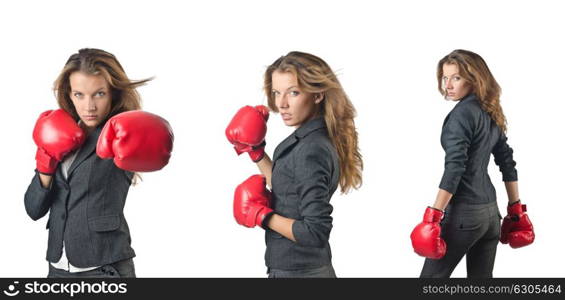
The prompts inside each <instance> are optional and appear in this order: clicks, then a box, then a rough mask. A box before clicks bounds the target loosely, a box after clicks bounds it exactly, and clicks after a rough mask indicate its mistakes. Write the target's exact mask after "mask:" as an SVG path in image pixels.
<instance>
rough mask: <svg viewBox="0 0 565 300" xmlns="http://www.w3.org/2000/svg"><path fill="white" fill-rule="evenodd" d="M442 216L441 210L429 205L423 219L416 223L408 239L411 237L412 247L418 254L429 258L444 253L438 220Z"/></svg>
mask: <svg viewBox="0 0 565 300" xmlns="http://www.w3.org/2000/svg"><path fill="white" fill-rule="evenodd" d="M442 218H443V211H441V210H439V209H436V208H433V207H429V206H428V208H427V209H426V212H425V213H424V220H423V221H422V223H420V224H418V226H416V228H414V230H412V234H410V239H412V247H413V248H414V252H416V253H417V254H418V255H421V256H425V257H427V258H431V259H440V258H442V257H443V256H444V255H445V251H446V248H447V247H446V245H445V241H444V240H443V239H442V238H441V226H440V225H439V222H440V221H441V219H442Z"/></svg>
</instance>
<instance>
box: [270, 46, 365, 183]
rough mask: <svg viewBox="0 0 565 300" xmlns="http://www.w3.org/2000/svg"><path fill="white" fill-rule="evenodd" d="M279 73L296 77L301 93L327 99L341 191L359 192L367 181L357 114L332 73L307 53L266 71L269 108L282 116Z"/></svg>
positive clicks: (327, 117)
mask: <svg viewBox="0 0 565 300" xmlns="http://www.w3.org/2000/svg"><path fill="white" fill-rule="evenodd" d="M275 71H282V72H290V73H292V74H294V75H295V76H296V78H297V81H298V86H299V88H300V89H301V90H303V91H305V92H308V93H320V94H322V95H323V101H322V105H321V107H320V110H321V113H322V114H323V116H324V120H325V122H326V126H327V128H328V134H329V137H330V140H331V141H332V143H333V145H334V146H335V148H336V150H337V154H338V157H339V167H340V178H339V184H340V187H341V191H342V193H347V192H349V191H350V190H351V189H352V188H355V189H358V188H359V187H360V186H361V184H362V181H363V178H362V174H361V173H362V170H363V159H362V156H361V153H360V152H359V147H358V142H357V130H356V128H355V122H354V120H353V119H354V118H355V115H356V112H355V108H354V107H353V104H352V103H351V101H350V100H349V98H348V97H347V95H346V94H345V91H344V90H343V88H342V86H341V84H340V83H339V80H338V79H337V77H336V75H335V74H334V72H333V71H332V69H331V68H330V67H329V65H328V64H327V63H326V62H325V61H323V60H322V59H321V58H319V57H317V56H314V55H312V54H308V53H304V52H297V51H293V52H290V53H288V54H287V55H285V56H282V57H280V58H279V59H277V60H276V61H275V62H274V63H273V64H271V65H270V66H269V67H267V70H266V71H265V82H264V91H265V94H266V95H267V99H268V104H269V108H270V109H271V110H272V111H274V112H278V108H277V106H276V104H275V97H274V95H273V93H272V75H273V72H275Z"/></svg>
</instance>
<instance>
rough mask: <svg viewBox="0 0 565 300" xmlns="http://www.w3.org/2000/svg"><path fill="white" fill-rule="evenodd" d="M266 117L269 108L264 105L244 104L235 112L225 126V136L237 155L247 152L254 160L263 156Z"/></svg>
mask: <svg viewBox="0 0 565 300" xmlns="http://www.w3.org/2000/svg"><path fill="white" fill-rule="evenodd" d="M268 119H269V109H268V108H267V107H266V106H264V105H257V106H255V107H252V106H249V105H248V106H244V107H242V108H241V109H240V110H239V111H238V112H237V113H236V114H235V116H234V117H233V119H232V120H231V122H230V123H229V124H228V127H227V128H226V137H227V138H228V141H230V143H231V144H232V145H233V146H234V149H235V152H236V153H237V155H240V154H241V153H243V152H247V153H249V157H250V158H251V160H253V161H254V162H258V161H260V160H261V159H262V158H263V156H265V135H266V134H267V120H268Z"/></svg>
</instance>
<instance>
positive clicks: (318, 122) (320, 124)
mask: <svg viewBox="0 0 565 300" xmlns="http://www.w3.org/2000/svg"><path fill="white" fill-rule="evenodd" d="M325 127H326V122H325V121H324V118H322V117H318V118H315V119H313V120H310V121H308V122H306V124H304V125H302V126H300V128H298V129H296V130H295V131H294V132H293V133H292V134H291V135H290V136H289V137H287V138H286V139H285V140H284V141H282V142H281V143H280V144H279V145H278V146H277V148H276V149H275V153H274V154H273V167H274V166H275V162H276V160H277V159H278V158H279V157H280V156H281V155H282V154H283V153H284V152H285V151H286V150H287V149H289V148H290V147H292V146H294V144H296V143H297V142H298V141H299V140H300V139H301V138H303V137H305V136H307V135H308V134H309V133H311V132H313V131H315V130H318V129H320V128H325Z"/></svg>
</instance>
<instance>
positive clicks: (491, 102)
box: [437, 49, 506, 132]
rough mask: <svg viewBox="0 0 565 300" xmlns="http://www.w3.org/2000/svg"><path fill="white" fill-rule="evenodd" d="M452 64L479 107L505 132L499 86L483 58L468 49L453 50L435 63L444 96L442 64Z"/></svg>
mask: <svg viewBox="0 0 565 300" xmlns="http://www.w3.org/2000/svg"><path fill="white" fill-rule="evenodd" d="M444 64H453V65H456V66H457V67H458V68H459V75H461V77H463V78H464V79H465V80H467V81H468V82H469V83H470V84H471V86H472V92H474V93H475V94H476V95H477V98H478V100H479V103H480V105H481V108H482V109H483V110H484V111H486V112H487V113H488V114H489V115H490V117H491V118H492V119H493V120H494V122H495V123H496V125H498V127H500V129H501V130H502V131H503V132H506V117H505V116H504V113H503V111H502V106H501V105H500V93H501V90H500V86H499V85H498V83H497V82H496V79H494V76H493V75H492V73H491V72H490V69H489V68H488V66H487V63H486V62H485V60H484V59H483V58H482V57H481V56H480V55H478V54H476V53H474V52H471V51H468V50H461V49H457V50H453V51H452V52H451V53H449V54H448V55H446V56H445V57H443V58H442V59H441V60H440V61H439V62H438V64H437V80H438V89H439V91H440V93H441V94H442V95H443V96H445V95H446V91H445V90H444V88H443V86H442V77H443V65H444Z"/></svg>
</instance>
